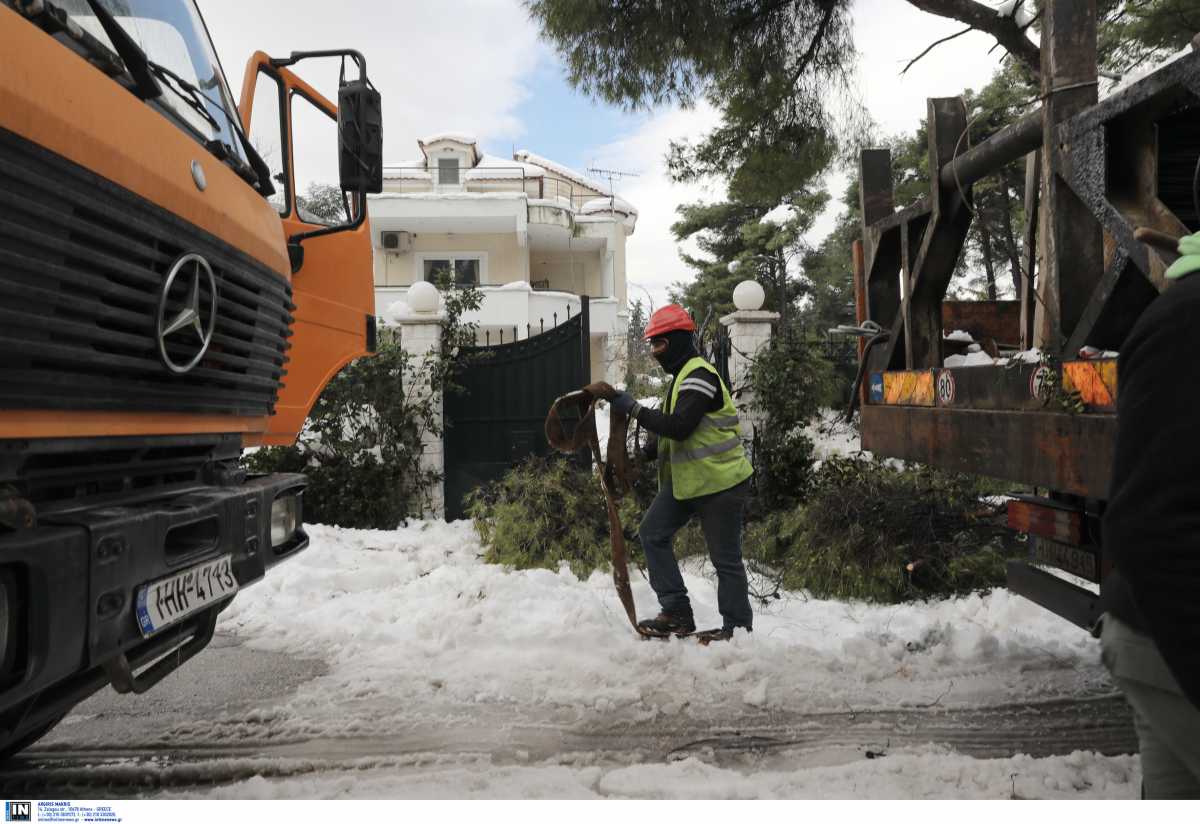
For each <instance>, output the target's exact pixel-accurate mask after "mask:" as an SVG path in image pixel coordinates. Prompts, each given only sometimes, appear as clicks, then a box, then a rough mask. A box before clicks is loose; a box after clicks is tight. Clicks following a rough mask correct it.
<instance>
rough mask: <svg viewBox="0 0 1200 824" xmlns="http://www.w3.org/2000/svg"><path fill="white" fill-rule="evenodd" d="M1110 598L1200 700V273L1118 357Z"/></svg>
mask: <svg viewBox="0 0 1200 824" xmlns="http://www.w3.org/2000/svg"><path fill="white" fill-rule="evenodd" d="M1118 363H1119V366H1118V370H1119V375H1120V384H1119V389H1118V395H1117V444H1116V454H1115V456H1114V460H1113V477H1112V485H1111V487H1110V490H1109V503H1108V508H1107V510H1106V511H1105V514H1104V521H1103V543H1104V551H1105V553H1106V554H1108V555H1109V556H1110V557H1111V558H1113V560H1114V561H1115V563H1116V567H1117V573H1116V575H1117V577H1116V578H1115V579H1113V580H1112V583H1111V584H1110V583H1109V582H1108V581H1106V586H1105V593H1104V596H1103V603H1104V606H1105V607H1106V608H1107V609H1109V610H1110V611H1111V612H1112V613H1113V614H1115V615H1116V616H1117V617H1118V618H1120V619H1122V620H1123V621H1125V622H1126V623H1128V624H1131V625H1132V626H1134V627H1136V628H1138V629H1141V630H1142V631H1143V632H1145V633H1147V634H1148V635H1150V636H1151V637H1152V638H1153V639H1154V641H1155V643H1156V644H1157V646H1158V648H1159V651H1160V652H1161V653H1162V655H1163V658H1165V659H1166V661H1167V665H1168V666H1169V667H1170V669H1171V672H1172V673H1173V674H1174V675H1175V677H1176V678H1177V679H1178V680H1179V683H1180V686H1181V687H1182V688H1183V691H1184V694H1186V695H1187V696H1188V698H1189V699H1190V700H1191V701H1192V703H1193V704H1195V705H1197V706H1200V274H1197V275H1191V276H1188V277H1184V278H1183V279H1181V280H1179V281H1176V282H1175V283H1173V284H1172V285H1171V287H1170V288H1169V289H1167V290H1166V292H1164V293H1163V294H1162V295H1160V296H1159V297H1158V298H1157V299H1155V301H1154V302H1153V303H1152V304H1151V305H1150V307H1149V308H1148V309H1147V310H1146V311H1145V312H1143V313H1142V316H1141V317H1140V318H1139V319H1138V321H1137V323H1136V324H1135V325H1134V327H1133V330H1132V331H1131V332H1130V333H1129V336H1128V338H1126V340H1125V344H1124V346H1122V347H1121V357H1120V360H1119V361H1118Z"/></svg>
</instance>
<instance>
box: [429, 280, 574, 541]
mask: <svg viewBox="0 0 1200 824" xmlns="http://www.w3.org/2000/svg"><path fill="white" fill-rule="evenodd" d="M527 331H528V330H527ZM588 333H589V329H588V299H587V297H586V296H584V297H583V298H582V299H581V310H580V312H579V313H578V314H576V315H575V317H573V318H571V319H570V320H568V321H566V322H565V323H562V324H559V325H557V326H554V327H553V328H551V329H548V330H546V331H545V332H542V333H541V334H537V335H531V336H530V337H527V338H525V339H524V340H517V341H513V342H511V343H502V344H499V345H497V346H481V347H464V348H463V349H461V350H460V352H459V357H460V358H464V359H467V358H470V360H471V361H474V362H472V363H471V365H470V366H467V367H465V368H464V369H463V370H462V371H461V372H460V373H459V376H458V378H457V381H456V382H457V383H458V384H459V385H460V386H462V387H463V388H464V389H465V390H466V391H465V392H454V393H447V395H446V398H445V402H444V403H445V405H444V409H445V424H446V427H445V460H446V481H445V491H446V519H447V520H456V519H458V518H463V517H465V512H464V510H463V497H464V496H465V495H467V494H468V493H470V492H472V491H474V490H475V489H477V488H479V487H480V486H482V485H483V484H485V483H487V482H488V481H491V480H495V479H497V478H500V477H501V476H503V475H504V473H505V472H507V471H508V470H509V469H510V468H512V467H513V466H514V465H516V464H517V463H519V462H520V461H521V460H523V459H524V458H527V457H528V456H530V455H546V454H549V452H550V445H549V444H548V443H547V442H546V435H545V431H544V424H545V420H546V412H547V411H549V409H550V405H551V404H552V403H554V399H555V398H557V397H559V396H560V395H563V394H565V393H567V392H570V391H572V390H575V389H579V388H580V387H582V386H584V385H586V384H587V383H589V382H590V381H591V371H592V369H591V346H590V341H589V339H588ZM481 354H482V355H483V357H473V356H476V355H481Z"/></svg>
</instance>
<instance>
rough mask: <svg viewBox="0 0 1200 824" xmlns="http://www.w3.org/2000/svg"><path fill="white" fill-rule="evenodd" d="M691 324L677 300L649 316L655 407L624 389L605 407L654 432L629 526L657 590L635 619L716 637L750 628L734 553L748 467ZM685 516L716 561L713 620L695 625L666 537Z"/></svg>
mask: <svg viewBox="0 0 1200 824" xmlns="http://www.w3.org/2000/svg"><path fill="white" fill-rule="evenodd" d="M695 330H696V324H695V323H694V322H693V321H692V318H691V316H690V315H689V314H688V313H687V311H686V310H685V309H684V308H683V307H682V306H678V305H676V304H670V305H667V306H664V307H663V308H661V309H659V310H658V311H656V312H655V313H654V314H653V315H651V316H650V322H649V323H648V324H647V325H646V331H645V338H646V340H648V341H649V342H650V352H651V354H652V355H653V356H654V359H655V360H656V361H658V363H659V365H660V366H662V368H663V369H664V370H665V371H666V372H667V373H668V374H669V375H671V382H670V384H668V386H667V391H666V393H665V395H664V397H663V402H662V407H661V408H660V409H655V408H652V407H649V406H642V405H641V404H639V403H638V402H637V401H636V400H634V398H633V397H632V396H631V395H629V393H627V392H619V393H617V394H616V395H615V396H614V397H613V399H612V405H613V409H615V410H616V411H617V412H620V413H623V414H626V415H629V416H630V417H631V418H636V419H637V422H638V423H639V424H641V426H642V427H643V428H644V429H646V430H648V431H649V432H650V433H652V435H653V436H655V438H654V441H653V443H652V446H651V450H652V451H656V452H657V457H658V494H657V495H656V496H655V498H654V501H653V503H651V504H650V508H649V509H648V510H647V511H646V515H645V517H644V518H643V519H642V523H641V526H640V528H639V530H638V535H639V537H640V538H641V542H642V549H643V550H644V551H645V553H646V565H647V567H649V570H650V586H651V587H652V588H653V589H654V592H655V594H656V595H657V596H658V603H659V606H660V607H661V612H660V613H659V615H658V617H656V618H651V619H649V620H644V621H641V622H639V623H638V628H639V629H640V630H641V631H642V632H643V633H644V634H646V635H653V636H658V637H663V638H665V637H669V636H670V635H689V634H693V633H695V634H696V636H697V637H698V638H699V639H700V640H701V641H704V642H708V641H724V640H728V639H730V638H731V637H733V633H734V630H735V629H738V628H741V629H743V630H745V631H746V632H750V631H751V629H752V625H753V615H752V613H751V610H750V596H749V589H748V586H747V583H746V567H745V565H744V564H743V562H742V510H743V507H744V504H745V501H746V497H747V493H748V491H749V487H750V480H749V479H750V476H751V475H752V474H754V470H753V469H752V468H751V466H750V462H749V461H748V460H747V459H746V455H745V452H744V450H743V448H742V438H741V431H740V429H739V424H738V417H737V410H736V409H735V408H734V405H733V400H732V398H731V397H730V395H729V388H728V387H726V386H725V382H724V381H722V380H721V377H720V375H718V374H717V370H716V369H715V368H714V367H713V365H712V364H710V363H709V362H708V361H706V360H704V358H702V357H700V353H699V352H698V351H697V350H696V344H695V340H694V332H695ZM693 517H698V518H699V519H700V527H701V529H702V531H703V532H704V540H705V543H706V544H707V545H708V554H709V558H710V559H711V560H712V564H713V567H714V568H715V569H716V571H717V607H718V609H719V610H720V613H721V627H720V628H719V629H712V630H706V631H704V632H701V633H696V632H695V630H696V623H695V620H694V618H693V616H692V605H691V602H690V600H689V599H688V592H687V587H686V586H684V583H683V576H682V575H680V573H679V564H678V562H677V561H676V559H675V554H674V551H673V547H672V544H673V542H674V539H675V535H676V533H678V532H679V530H681V529H683V527H684V526H685V525H686V524H687V523H688V521H689V520H691V519H692V518H693Z"/></svg>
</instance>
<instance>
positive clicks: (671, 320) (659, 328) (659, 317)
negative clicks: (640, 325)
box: [645, 303, 696, 340]
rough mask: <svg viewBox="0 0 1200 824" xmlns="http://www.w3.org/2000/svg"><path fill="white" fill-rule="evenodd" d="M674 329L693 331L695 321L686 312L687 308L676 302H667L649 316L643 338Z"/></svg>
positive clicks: (660, 334)
mask: <svg viewBox="0 0 1200 824" xmlns="http://www.w3.org/2000/svg"><path fill="white" fill-rule="evenodd" d="M676 329H681V330H683V331H684V332H695V331H696V322H695V321H694V320H692V316H691V315H689V314H688V313H687V310H686V309H684V308H683V307H682V306H680V305H679V304H678V303H668V304H667V305H666V306H664V307H663V308H661V309H659V310H657V311H656V312H655V313H654V314H653V315H651V316H650V322H649V323H647V324H646V332H645V338H646V340H650V339H651V338H658V337H662V336H663V335H665V334H667V333H668V332H674V331H675V330H676Z"/></svg>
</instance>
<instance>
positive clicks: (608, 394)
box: [583, 381, 617, 401]
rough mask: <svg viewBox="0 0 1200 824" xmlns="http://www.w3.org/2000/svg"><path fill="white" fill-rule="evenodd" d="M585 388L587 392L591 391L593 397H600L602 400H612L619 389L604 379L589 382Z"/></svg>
mask: <svg viewBox="0 0 1200 824" xmlns="http://www.w3.org/2000/svg"><path fill="white" fill-rule="evenodd" d="M583 389H584V391H585V392H590V393H591V394H592V397H595V398H599V399H600V400H602V401H612V399H613V397H615V396H616V394H617V390H616V389H613V388H612V384H609V383H605V382H604V381H596V382H595V383H589V384H588V385H587V386H585V387H583Z"/></svg>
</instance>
